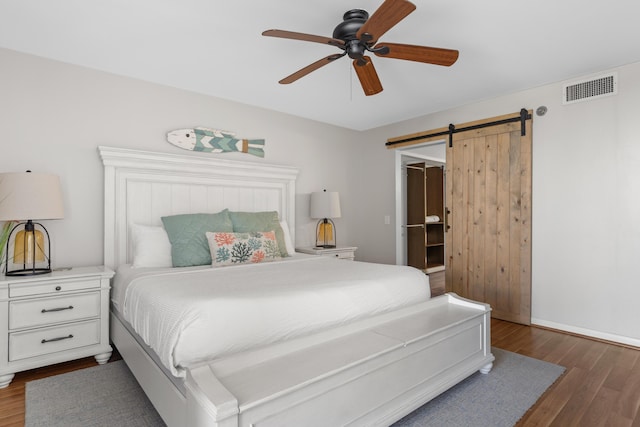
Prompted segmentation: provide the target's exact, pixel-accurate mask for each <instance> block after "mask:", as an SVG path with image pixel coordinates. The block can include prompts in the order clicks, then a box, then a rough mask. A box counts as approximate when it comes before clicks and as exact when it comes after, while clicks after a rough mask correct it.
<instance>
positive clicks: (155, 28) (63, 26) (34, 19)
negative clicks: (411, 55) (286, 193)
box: [0, 0, 640, 130]
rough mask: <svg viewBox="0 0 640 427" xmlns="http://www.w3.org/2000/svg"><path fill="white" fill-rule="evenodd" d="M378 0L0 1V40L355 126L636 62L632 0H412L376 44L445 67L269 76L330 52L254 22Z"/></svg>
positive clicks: (302, 22) (340, 65)
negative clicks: (395, 46)
mask: <svg viewBox="0 0 640 427" xmlns="http://www.w3.org/2000/svg"><path fill="white" fill-rule="evenodd" d="M381 3H382V0H349V1H345V0H316V1H307V2H304V1H296V0H254V1H249V0H227V1H222V0H101V1H98V0H94V1H90V0H55V1H52V0H20V1H16V0H0V47H5V48H8V49H13V50H17V51H22V52H26V53H31V54H35V55H39V56H43V57H46V58H52V59H56V60H60V61H63V62H68V63H71V64H77V65H82V66H86V67H90V68H95V69H98V70H104V71H108V72H111V73H115V74H119V75H123V76H129V77H134V78H138V79H142V80H146V81H151V82H155V83H160V84H164V85H169V86H173V87H177V88H182V89H187V90H191V91H195V92H200V93H204V94H208V95H213V96H216V97H221V98H226V99H230V100H235V101H239V102H242V103H246V104H251V105H256V106H260V107H265V108H269V109H273V110H277V111H281V112H285V113H290V114H294V115H297V116H302V117H306V118H310V119H314V120H318V121H321V122H326V123H331V124H335V125H338V126H342V127H347V128H351V129H355V130H365V129H370V128H374V127H377V126H382V125H386V124H389V123H394V122H397V121H400V120H404V119H408V118H412V117H417V116H420V115H424V114H428V113H432V112H435V111H440V110H443V109H446V108H451V107H455V106H459V105H463V104H468V103H471V102H474V101H478V100H482V99H488V98H492V97H495V96H499V95H502V94H506V93H512V92H516V91H519V90H523V89H528V88H532V87H536V86H540V85H543V84H547V83H552V82H558V81H562V80H566V79H570V78H574V77H581V76H584V75H587V74H589V73H593V72H598V71H602V70H606V69H608V68H613V67H616V66H620V65H624V64H628V63H632V62H637V61H640V25H639V24H638V19H639V17H640V13H639V12H640V2H638V1H637V0H608V1H595V0H589V1H585V0H562V1H560V0H538V1H533V2H532V1H524V0H491V1H479V0H414V3H415V4H416V6H417V9H416V10H415V11H414V12H413V13H412V14H410V15H409V16H408V17H407V18H405V19H404V20H403V21H401V22H400V23H399V24H398V25H397V26H395V27H394V28H393V29H391V30H390V31H389V32H388V33H386V34H385V35H384V36H383V37H381V39H380V40H381V41H387V42H395V43H408V44H416V45H427V46H435V47H443V48H451V49H458V50H459V51H460V57H459V59H458V62H456V63H455V64H454V65H453V66H452V67H439V66H435V65H428V64H422V63H416V62H410V61H401V60H397V59H389V58H379V57H375V56H374V57H373V61H374V64H375V66H376V69H377V71H378V75H379V76H380V80H381V82H382V85H383V87H384V91H383V92H382V93H380V94H378V95H374V96H369V97H366V96H364V94H363V92H362V89H361V87H360V85H359V82H358V80H357V77H356V76H355V74H354V73H353V72H352V68H351V62H350V60H349V59H348V58H346V57H345V58H341V59H340V60H338V61H336V62H334V63H331V64H329V65H327V66H325V67H323V68H321V69H319V70H317V71H315V72H313V73H311V74H310V75H308V76H306V77H304V78H302V79H300V80H298V81H297V82H295V83H293V84H290V85H280V84H278V83H277V82H278V80H280V79H282V78H283V77H285V76H287V75H289V74H291V73H292V72H294V71H296V70H298V69H300V68H302V67H304V66H306V65H308V64H310V63H312V62H314V61H316V60H318V59H320V58H323V57H325V56H327V55H329V54H331V53H334V52H335V53H339V52H340V50H338V49H337V48H334V47H331V46H324V45H321V44H317V43H309V42H302V41H295V40H285V39H278V38H271V37H263V36H261V33H262V31H264V30H266V29H271V28H276V29H283V30H290V31H297V32H304V33H309V34H316V35H321V36H331V34H332V32H333V28H334V27H335V26H336V25H337V24H338V23H340V22H341V21H342V15H343V13H344V12H346V11H347V10H349V9H365V10H367V11H368V12H369V13H370V14H373V12H374V11H375V10H376V9H377V8H378V6H379V5H380V4H381ZM1 69H2V67H1V64H0V70H1ZM0 75H1V71H0Z"/></svg>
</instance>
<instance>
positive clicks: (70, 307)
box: [41, 305, 73, 313]
mask: <svg viewBox="0 0 640 427" xmlns="http://www.w3.org/2000/svg"><path fill="white" fill-rule="evenodd" d="M63 310H73V306H72V305H70V306H69V307H60V308H50V309H46V308H43V309H42V311H41V313H51V312H54V311H63Z"/></svg>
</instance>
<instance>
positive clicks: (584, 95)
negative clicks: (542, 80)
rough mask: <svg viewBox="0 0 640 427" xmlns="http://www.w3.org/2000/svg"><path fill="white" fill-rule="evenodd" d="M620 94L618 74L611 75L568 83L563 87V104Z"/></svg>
mask: <svg viewBox="0 0 640 427" xmlns="http://www.w3.org/2000/svg"><path fill="white" fill-rule="evenodd" d="M617 93H618V73H609V74H606V75H602V76H597V77H592V78H589V79H583V80H579V81H574V82H571V83H567V84H565V85H564V86H563V87H562V103H563V104H573V103H575V102H581V101H588V100H592V99H596V98H602V97H604V96H610V95H615V94H617Z"/></svg>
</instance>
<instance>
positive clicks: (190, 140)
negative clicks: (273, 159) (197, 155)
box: [167, 127, 264, 157]
mask: <svg viewBox="0 0 640 427" xmlns="http://www.w3.org/2000/svg"><path fill="white" fill-rule="evenodd" d="M167 141H169V143H171V144H173V145H175V146H176V147H180V148H182V149H185V150H190V151H203V152H206V153H225V152H231V151H237V152H241V153H248V154H253V155H254V156H258V157H264V139H238V138H235V134H234V133H232V132H227V131H224V130H218V129H209V128H203V127H197V128H194V129H178V130H174V131H171V132H169V133H167Z"/></svg>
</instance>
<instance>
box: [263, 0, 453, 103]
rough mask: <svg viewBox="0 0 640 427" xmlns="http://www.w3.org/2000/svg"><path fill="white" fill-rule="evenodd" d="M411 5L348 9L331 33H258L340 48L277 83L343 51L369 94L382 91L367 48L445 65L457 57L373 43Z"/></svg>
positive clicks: (401, 0)
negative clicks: (373, 9)
mask: <svg viewBox="0 0 640 427" xmlns="http://www.w3.org/2000/svg"><path fill="white" fill-rule="evenodd" d="M415 9H416V6H415V5H414V4H413V3H411V2H410V1H407V0H385V1H384V3H382V5H381V6H380V7H379V8H378V9H377V10H376V11H375V12H374V14H373V15H372V16H371V18H369V14H368V13H367V12H366V11H365V10H362V9H352V10H349V11H347V12H345V14H344V15H343V17H342V19H343V21H342V22H341V23H339V24H338V25H337V26H336V27H335V29H334V30H333V34H332V37H323V36H316V35H313V34H305V33H297V32H293V31H285V30H267V31H264V32H263V33H262V35H263V36H268V37H280V38H285V39H292V40H301V41H310V42H314V43H321V44H328V45H331V46H335V47H337V48H339V49H342V51H343V52H342V53H337V54H332V55H329V56H327V57H325V58H322V59H320V60H318V61H316V62H314V63H312V64H309V65H307V66H306V67H304V68H302V69H300V70H298V71H296V72H295V73H293V74H291V75H289V76H287V77H285V78H284V79H282V80H280V82H279V83H281V84H289V83H293V82H295V81H296V80H298V79H300V78H302V77H304V76H306V75H307V74H310V73H311V72H313V71H315V70H317V69H318V68H320V67H323V66H325V65H327V64H329V63H331V62H333V61H335V60H336V59H340V58H342V57H343V56H345V55H346V56H349V58H351V59H353V68H354V69H355V72H356V75H357V76H358V79H359V80H360V84H361V86H362V89H363V90H364V93H365V95H367V96H370V95H375V94H377V93H380V92H382V83H380V78H379V77H378V73H377V72H376V69H375V67H374V65H373V62H372V61H371V58H370V57H369V56H367V55H366V53H367V52H371V53H373V54H374V55H376V56H379V57H383V58H384V57H386V58H393V59H403V60H407V61H416V62H423V63H426V64H434V65H442V66H447V67H448V66H450V65H453V63H455V62H456V61H457V59H458V51H457V50H452V49H442V48H436V47H428V46H414V45H408V44H399V43H377V41H378V39H379V38H380V37H381V36H382V35H383V34H384V33H386V32H387V31H389V30H390V29H391V28H392V27H394V26H395V25H396V24H397V23H399V22H400V21H402V20H403V19H404V18H405V17H407V15H409V14H410V13H411V12H413V11H414V10H415Z"/></svg>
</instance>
